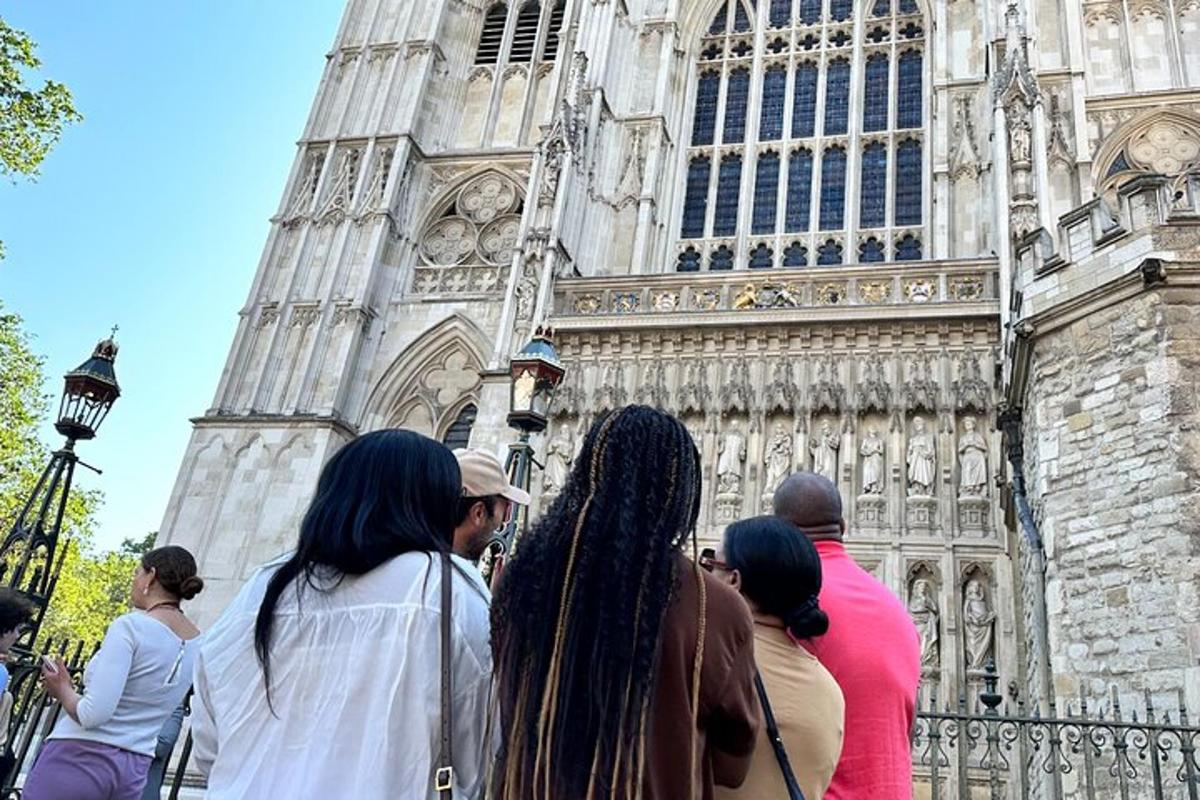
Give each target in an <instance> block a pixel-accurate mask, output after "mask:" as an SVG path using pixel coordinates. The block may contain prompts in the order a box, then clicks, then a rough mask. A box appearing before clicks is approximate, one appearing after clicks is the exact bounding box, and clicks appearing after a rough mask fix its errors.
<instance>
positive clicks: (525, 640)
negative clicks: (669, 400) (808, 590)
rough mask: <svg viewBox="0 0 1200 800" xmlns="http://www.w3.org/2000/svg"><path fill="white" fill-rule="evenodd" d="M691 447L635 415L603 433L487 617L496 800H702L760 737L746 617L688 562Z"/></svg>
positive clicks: (694, 485)
mask: <svg viewBox="0 0 1200 800" xmlns="http://www.w3.org/2000/svg"><path fill="white" fill-rule="evenodd" d="M699 509H700V465H699V456H698V454H697V452H696V447H695V445H694V444H693V442H692V439H691V436H690V434H689V433H688V431H687V429H686V428H685V427H684V426H683V424H682V423H680V422H679V420H677V419H675V418H674V417H671V416H668V415H667V414H664V413H662V412H660V411H655V410H654V409H651V408H648V407H646V406H629V407H626V408H623V409H620V410H618V411H614V412H611V413H609V414H607V415H605V416H603V417H601V418H600V419H598V420H597V421H596V422H595V424H594V425H593V426H592V428H591V430H590V431H589V432H588V434H587V437H586V439H585V441H584V444H583V448H582V450H581V451H580V454H579V457H578V458H577V459H576V460H575V463H574V466H573V468H572V471H571V474H570V477H569V479H568V480H567V483H566V486H564V487H563V490H562V493H561V494H560V495H559V497H558V499H557V500H556V501H555V502H554V504H553V505H552V506H551V507H550V509H549V511H548V512H547V513H546V514H545V515H544V516H543V517H542V518H541V519H540V520H539V521H538V523H537V524H536V525H535V526H534V528H533V530H531V531H530V533H529V534H528V535H527V536H526V537H525V538H524V539H523V540H522V541H521V542H520V545H519V546H518V548H517V552H516V555H515V557H514V558H513V560H512V562H511V563H510V564H509V566H508V567H507V569H506V570H505V572H504V576H503V578H502V580H501V582H500V585H499V587H498V589H497V595H496V601H495V605H494V607H493V617H492V620H493V649H494V653H495V663H496V679H497V693H498V699H499V706H500V719H501V733H502V736H501V742H500V748H501V749H500V753H499V756H498V758H497V761H496V764H495V768H494V770H493V775H492V796H493V797H495V798H501V799H502V800H532V799H533V798H537V799H538V800H585V799H589V798H622V800H633V798H635V797H642V798H645V799H646V800H660V799H661V798H689V799H690V798H697V797H703V798H709V797H711V796H712V787H713V784H714V783H720V784H726V785H731V786H736V785H737V784H739V783H740V782H741V781H742V779H743V778H744V776H745V773H746V770H747V769H748V767H749V761H750V754H751V750H752V749H753V747H754V742H755V737H756V735H757V732H758V728H759V725H760V716H759V710H758V701H757V698H756V697H755V694H754V684H753V676H754V662H753V647H752V645H751V639H752V635H753V626H752V624H751V621H750V615H749V611H748V609H747V608H746V606H745V604H744V603H742V601H741V599H740V598H739V597H738V596H737V593H736V592H734V591H733V590H731V589H730V588H729V587H728V586H725V585H723V584H722V583H721V582H720V581H719V580H717V579H716V578H715V577H714V576H712V575H710V574H709V573H707V572H704V571H702V570H700V569H699V568H698V567H697V566H696V565H695V564H694V563H693V562H691V561H689V560H688V559H686V558H685V557H684V555H683V553H682V552H681V550H682V548H683V546H684V545H685V544H687V543H689V540H690V542H691V544H692V547H693V549H694V547H695V526H696V518H697V516H698V514H699Z"/></svg>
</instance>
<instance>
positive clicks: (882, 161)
mask: <svg viewBox="0 0 1200 800" xmlns="http://www.w3.org/2000/svg"><path fill="white" fill-rule="evenodd" d="M861 186H862V192H861V194H860V196H859V201H858V207H859V220H858V224H859V227H862V228H882V227H883V226H884V224H886V221H887V220H886V219H885V217H884V215H885V213H886V211H885V209H884V206H885V204H886V202H887V145H885V144H883V143H882V142H871V143H870V144H869V145H867V146H866V147H864V148H863V159H862V182H861ZM876 260H879V259H876Z"/></svg>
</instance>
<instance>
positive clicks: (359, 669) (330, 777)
mask: <svg viewBox="0 0 1200 800" xmlns="http://www.w3.org/2000/svg"><path fill="white" fill-rule="evenodd" d="M460 490H461V479H460V474H459V468H458V464H457V462H456V461H455V459H454V456H453V454H451V452H450V451H449V450H447V449H446V448H445V447H443V446H442V445H440V444H438V443H437V442H435V441H433V440H432V439H427V438H426V437H424V436H421V435H419V434H416V433H413V432H411V431H404V430H384V431H376V432H374V433H368V434H366V435H364V436H361V437H359V438H357V439H355V440H353V441H351V442H350V443H349V444H347V445H345V446H344V447H342V448H341V450H339V451H338V452H337V453H336V454H335V455H334V456H333V458H331V459H330V460H329V463H327V464H326V465H325V468H324V469H323V470H322V472H321V477H320V480H319V482H318V484H317V490H316V494H315V495H314V497H313V499H312V501H311V503H310V505H309V507H308V512H307V513H306V514H305V516H304V521H303V523H302V524H301V526H300V538H299V541H298V542H297V544H296V550H295V551H294V552H293V553H291V554H290V555H288V556H285V557H282V558H280V559H277V560H276V561H274V562H271V563H269V564H267V565H266V566H265V567H263V568H262V569H260V570H259V571H258V572H257V573H256V574H255V575H254V576H253V577H252V578H251V579H250V581H249V583H248V584H247V585H246V586H245V588H243V590H242V592H241V593H240V594H239V595H238V597H237V599H235V600H234V601H233V604H232V605H231V606H230V607H229V609H228V610H226V612H225V613H224V615H222V617H221V619H220V620H218V621H217V623H216V624H215V625H214V626H213V628H212V630H210V631H209V632H208V634H206V637H205V642H204V645H203V646H202V648H201V651H200V656H199V659H198V663H197V667H196V695H195V698H194V700H193V709H194V713H195V720H194V722H193V731H194V734H195V746H196V750H195V758H196V762H197V764H198V766H199V768H200V770H201V771H202V772H204V773H206V774H207V776H208V794H207V797H208V798H209V800H219V799H222V798H231V799H232V798H250V797H254V798H270V797H278V798H334V797H346V798H350V797H353V798H355V800H392V799H393V798H427V797H431V796H436V792H437V790H436V786H437V785H438V784H439V783H441V784H443V785H444V784H445V783H447V782H448V783H449V784H450V785H451V786H450V789H448V790H447V792H449V791H453V793H454V796H455V797H467V798H473V797H478V796H479V793H480V791H481V789H482V785H483V780H484V777H485V766H486V756H487V753H486V749H485V741H486V733H485V730H486V717H487V706H488V691H489V683H490V678H491V653H490V651H489V648H488V611H487V605H488V593H487V588H486V587H485V586H484V585H483V582H482V579H481V578H480V577H479V575H478V573H477V572H475V570H474V568H473V567H470V566H469V565H468V564H467V562H465V561H462V560H461V559H458V558H457V557H453V560H452V561H451V560H450V558H451V557H450V556H448V555H447V554H448V553H449V550H450V547H451V540H452V535H453V531H454V526H455V524H456V523H457V521H458V519H457V509H458V501H459V494H460ZM447 573H449V574H448V576H447ZM447 577H449V578H450V584H449V585H450V587H451V589H452V592H451V607H452V609H453V610H452V611H451V613H450V617H449V622H450V625H449V626H448V628H447V629H446V630H445V634H448V636H449V641H448V645H449V650H450V653H449V655H450V657H449V659H447V660H446V661H445V662H443V655H442V650H443V647H444V645H443V642H442V636H443V635H444V632H443V629H442V621H443V614H444V609H445V605H444V601H445V596H444V595H443V594H442V588H443V581H444V580H445V579H446V578H447ZM443 663H446V664H448V666H449V670H448V675H449V677H450V679H451V684H452V687H453V688H452V693H451V695H450V696H451V701H450V706H451V713H450V714H449V715H443V714H442V713H441V702H442V666H443ZM447 718H448V719H449V720H450V721H451V722H452V732H451V736H450V740H451V744H452V758H451V759H450V763H449V764H446V763H442V755H443V754H444V753H445V749H444V747H443V745H442V740H441V739H442V735H443V731H442V722H443V720H445V719H447ZM439 779H440V780H439ZM442 796H448V794H447V793H443V795H442Z"/></svg>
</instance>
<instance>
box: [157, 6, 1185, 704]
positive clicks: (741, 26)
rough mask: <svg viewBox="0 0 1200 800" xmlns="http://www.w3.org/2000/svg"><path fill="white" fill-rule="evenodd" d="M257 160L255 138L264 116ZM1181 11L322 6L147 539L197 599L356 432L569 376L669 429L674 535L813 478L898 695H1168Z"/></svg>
mask: <svg viewBox="0 0 1200 800" xmlns="http://www.w3.org/2000/svg"><path fill="white" fill-rule="evenodd" d="M280 144H281V146H282V144H283V143H280ZM1198 169H1200V3H1198V2H1197V0H1099V1H1098V2H1091V1H1090V0H1084V2H1080V0H1012V2H1010V3H1008V4H1005V3H1004V2H1001V1H1000V0H937V2H933V3H930V2H928V0H685V1H684V2H681V1H680V0H350V2H349V4H348V7H347V9H346V13H345V16H344V19H343V22H342V25H341V28H340V30H339V31H337V33H336V37H335V39H334V43H333V46H332V49H331V50H330V52H329V54H328V56H327V65H326V69H325V73H324V77H323V78H322V80H321V83H320V86H319V87H318V88H317V92H316V99H315V101H314V103H313V108H312V113H311V115H310V118H309V120H308V123H307V124H306V126H305V128H304V131H303V133H302V136H301V139H300V142H299V145H298V148H297V152H296V157H295V162H294V167H293V169H292V172H291V175H290V176H289V178H288V181H287V185H286V186H285V187H283V193H282V198H281V201H280V204H279V210H278V213H277V214H276V215H275V216H274V217H273V218H272V220H271V224H270V230H269V234H268V236H267V241H266V245H265V248H264V250H263V255H262V258H261V260H260V262H259V264H258V269H257V273H256V276H255V279H254V282H253V286H252V288H251V291H250V294H249V297H248V298H247V301H246V304H245V305H244V306H243V308H242V309H241V311H240V314H239V317H238V320H237V334H236V338H235V341H234V344H233V347H232V350H231V352H230V354H229V358H228V361H227V364H226V367H225V370H224V373H223V374H222V377H221V381H220V384H219V386H218V387H217V390H216V396H215V399H214V401H213V404H212V407H211V408H210V409H208V410H207V411H206V412H205V413H204V415H203V416H201V417H199V418H198V419H196V420H194V431H193V434H192V438H191V442H190V444H189V447H188V449H187V453H186V455H185V457H184V461H183V464H182V466H181V468H180V473H179V477H178V481H177V483H176V487H175V490H174V493H173V494H172V497H171V500H170V504H169V507H168V509H167V511H166V515H165V519H164V522H163V525H162V528H161V536H160V541H162V542H173V543H179V544H183V545H185V546H187V547H189V548H190V549H192V550H193V551H194V552H195V553H196V554H197V556H198V558H199V559H200V561H201V563H202V573H203V575H204V577H205V580H206V582H207V583H208V585H209V587H210V589H209V590H208V591H206V593H205V594H204V595H203V603H204V605H203V608H202V609H201V611H200V614H199V617H200V619H201V622H202V623H206V622H210V621H211V620H212V619H213V618H214V617H215V615H216V614H217V613H218V612H219V611H220V609H221V608H222V607H223V606H224V605H225V604H226V603H227V602H228V600H229V599H230V598H231V597H232V596H233V594H234V593H235V592H236V591H237V589H238V588H239V586H240V585H241V583H242V581H243V580H244V579H245V578H246V577H247V576H248V575H249V573H250V571H251V570H252V569H253V568H254V567H255V566H256V565H257V564H259V563H261V562H263V561H264V560H266V559H267V558H269V557H271V556H273V555H275V554H277V553H279V552H281V551H283V550H285V549H286V548H287V547H288V546H289V543H290V542H291V541H292V540H293V538H294V536H295V535H296V531H297V528H298V523H299V520H300V517H301V514H302V513H303V510H304V507H305V503H306V501H307V499H308V497H309V494H310V492H311V490H312V488H313V486H314V484H315V481H316V478H317V475H318V472H319V470H320V468H321V466H322V464H323V463H324V462H325V461H326V459H328V458H329V457H330V455H331V454H332V453H333V452H334V451H335V450H336V449H337V448H338V447H339V446H340V445H342V444H343V443H345V442H346V441H347V440H348V439H349V438H350V437H353V436H354V435H356V434H358V433H360V432H364V431H369V430H373V429H377V428H381V427H386V426H404V427H408V428H412V429H415V430H418V431H422V432H424V433H427V434H429V435H431V436H434V437H437V438H439V439H442V440H443V441H446V442H447V443H448V444H452V445H462V444H464V443H467V442H470V443H471V444H472V445H473V446H477V447H483V448H487V449H490V450H493V451H495V452H497V453H500V454H502V453H503V451H504V448H505V445H506V443H507V442H509V441H511V440H512V438H513V436H514V435H513V433H512V432H510V431H509V430H508V429H507V428H506V427H505V423H504V417H505V414H506V412H507V410H508V378H507V373H506V368H507V361H508V358H509V357H510V356H511V354H512V353H514V352H515V351H516V350H517V349H519V348H520V347H521V346H522V345H523V344H524V343H525V342H526V341H527V340H528V338H529V337H530V335H531V334H532V333H533V331H534V329H535V327H536V326H538V325H542V324H549V325H551V326H553V328H554V330H555V341H556V344H557V346H558V348H559V351H560V353H561V355H562V358H563V361H564V363H565V365H566V367H567V370H568V372H567V378H566V380H565V383H564V385H563V386H562V388H561V389H560V391H559V393H558V396H557V397H556V402H555V408H554V416H553V419H552V422H551V427H550V429H549V430H548V431H547V432H546V434H545V435H544V436H543V437H540V441H538V442H537V443H536V444H537V447H538V452H539V458H540V459H542V460H543V461H544V463H545V465H546V469H545V470H544V471H541V472H538V473H535V484H534V491H535V495H536V497H535V508H534V513H536V511H537V507H538V506H539V505H540V504H541V503H544V502H545V499H546V498H547V497H548V496H550V495H552V494H553V493H554V492H556V491H557V490H558V489H559V487H560V486H561V484H562V480H563V476H564V475H565V472H566V469H567V467H568V465H569V464H570V462H571V459H572V458H573V457H574V454H575V452H576V451H577V448H578V447H579V446H580V444H581V437H582V434H583V432H584V431H585V430H586V429H587V426H588V425H589V423H590V422H591V420H592V419H593V418H594V417H595V416H596V414H598V413H599V412H601V411H603V410H605V409H609V408H614V407H617V406H620V405H622V404H625V403H629V402H641V403H647V404H651V405H655V406H659V407H662V408H664V409H667V410H669V411H671V412H672V413H675V414H677V415H679V416H680V417H681V418H682V419H683V420H684V422H685V423H686V424H687V426H688V428H689V430H691V431H692V433H693V436H694V437H695V440H696V443H697V446H698V447H699V448H700V451H701V453H702V454H703V460H704V465H705V485H704V491H705V501H704V504H703V511H702V514H701V520H700V535H701V537H702V538H704V539H706V540H713V539H716V538H717V537H718V536H719V535H720V532H721V530H722V528H723V526H724V525H725V524H727V523H728V522H730V521H732V520H734V519H738V518H741V517H744V516H748V515H753V514H757V513H761V512H762V511H763V510H765V509H767V508H768V507H769V498H770V495H771V492H772V490H773V488H774V486H775V485H776V483H777V482H778V481H779V480H780V478H781V477H783V476H784V475H786V474H787V473H789V472H790V471H792V470H795V469H814V470H817V471H819V472H822V473H823V474H826V475H827V476H829V477H830V478H831V479H832V480H834V481H835V482H836V483H837V485H838V486H839V487H840V488H841V491H842V495H843V497H844V498H845V501H846V511H847V518H848V521H849V524H850V532H849V536H848V547H849V548H850V549H851V551H852V552H853V554H854V556H855V557H856V558H857V559H858V560H859V562H860V563H862V564H863V565H864V566H866V567H867V568H868V569H870V570H872V571H873V572H874V573H875V574H876V575H878V576H879V577H880V578H881V579H882V580H884V581H885V582H886V583H887V584H888V585H889V586H891V587H892V588H893V589H894V590H895V591H896V592H897V594H899V595H900V596H901V597H902V598H903V599H904V601H905V602H906V603H907V604H908V606H909V609H910V611H911V612H912V613H913V616H914V619H915V620H916V621H917V624H918V627H919V628H920V630H921V632H922V637H923V648H924V653H923V661H924V671H925V675H926V682H925V687H924V689H923V691H924V692H925V694H926V696H927V699H929V700H936V701H937V702H939V703H947V702H954V701H956V699H957V698H958V696H959V695H960V693H967V694H968V695H970V694H971V693H972V692H975V691H977V690H978V689H977V687H978V686H979V683H980V679H981V675H982V671H983V669H984V668H985V667H986V665H987V664H988V662H990V661H992V660H994V661H995V664H996V665H997V668H998V670H999V672H1000V674H1001V676H1002V679H1003V682H1004V685H1006V686H1007V687H1008V688H1009V691H1010V692H1012V693H1014V694H1015V695H1016V696H1019V697H1020V698H1022V699H1024V700H1025V701H1027V702H1039V701H1043V700H1046V699H1049V698H1051V697H1059V698H1064V697H1077V696H1078V695H1079V694H1080V693H1083V694H1084V695H1085V696H1090V697H1097V698H1099V697H1104V696H1105V694H1106V692H1107V691H1108V687H1109V685H1110V684H1117V685H1119V686H1120V687H1122V688H1121V690H1122V691H1128V692H1140V691H1141V690H1143V689H1149V690H1151V691H1153V692H1159V691H1166V690H1171V691H1173V690H1174V689H1175V688H1176V687H1180V686H1182V687H1185V688H1186V689H1187V691H1188V692H1189V698H1190V700H1191V701H1192V703H1193V707H1196V708H1200V596H1198V595H1200V591H1198V589H1200V583H1198V581H1197V578H1196V574H1197V567H1198V566H1200V556H1198V555H1197V553H1198V551H1200V523H1198V522H1197V517H1196V513H1195V512H1196V510H1197V506H1200V503H1198V502H1197V500H1196V488H1197V472H1198V471H1200V440H1198V439H1197V424H1198V423H1200V418H1198V417H1200V397H1198V396H1197V383H1196V382H1197V377H1196V376H1197V374H1200V373H1198V372H1197V371H1196V369H1195V367H1196V366H1200V363H1198V362H1200V304H1198V301H1200V270H1198V269H1197V266H1198V264H1200V172H1198V171H1197V170H1198Z"/></svg>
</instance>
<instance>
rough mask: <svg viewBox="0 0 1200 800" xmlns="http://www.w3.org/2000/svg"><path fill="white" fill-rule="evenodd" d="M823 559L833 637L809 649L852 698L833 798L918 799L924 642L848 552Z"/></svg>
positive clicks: (827, 550)
mask: <svg viewBox="0 0 1200 800" xmlns="http://www.w3.org/2000/svg"><path fill="white" fill-rule="evenodd" d="M814 544H815V545H816V547H817V552H818V553H819V554H820V555H821V594H820V597H819V599H820V603H821V608H822V609H824V611H825V613H826V614H828V615H829V631H828V632H827V633H826V634H825V635H824V636H819V637H817V638H815V639H813V640H811V641H808V642H804V643H803V644H804V645H805V646H806V647H807V648H808V650H809V651H810V652H811V653H812V654H813V655H815V656H816V657H817V659H818V660H819V661H820V662H821V663H822V664H823V665H824V666H825V668H826V669H827V670H829V672H830V674H831V675H833V678H834V680H836V681H837V683H838V686H840V687H841V689H842V694H843V696H844V697H845V698H846V733H845V739H844V742H843V744H842V757H841V759H840V760H839V761H838V765H837V770H836V771H835V772H834V774H833V782H832V783H831V784H830V785H829V789H828V790H827V791H826V793H825V798H826V800H912V796H913V794H912V792H913V789H912V754H911V749H910V748H911V746H910V743H909V742H910V739H909V737H910V734H911V731H912V727H913V718H914V715H915V713H916V704H917V683H918V681H919V680H920V679H921V644H920V636H919V634H918V633H917V628H916V626H915V625H914V624H913V621H912V618H911V617H910V616H909V615H908V611H907V610H906V609H905V608H904V604H903V603H901V602H900V599H899V598H897V597H896V595H894V594H893V593H892V591H891V589H889V588H887V587H886V586H884V585H883V584H882V583H880V582H879V581H878V580H877V579H876V578H875V577H874V576H873V575H871V574H870V573H869V572H867V571H866V570H865V569H863V568H862V567H860V566H858V564H856V563H854V559H852V558H851V557H850V554H849V553H847V552H846V548H845V546H844V545H843V544H842V543H841V542H834V541H821V542H815V543H814Z"/></svg>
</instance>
